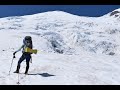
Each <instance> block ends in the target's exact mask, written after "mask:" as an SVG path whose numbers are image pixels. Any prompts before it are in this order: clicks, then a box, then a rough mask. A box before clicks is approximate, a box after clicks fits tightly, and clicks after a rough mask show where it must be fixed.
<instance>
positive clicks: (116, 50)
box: [0, 9, 120, 85]
mask: <svg viewBox="0 0 120 90" xmlns="http://www.w3.org/2000/svg"><path fill="white" fill-rule="evenodd" d="M26 35H31V36H32V39H33V45H34V48H37V49H38V54H37V55H35V54H33V55H32V57H33V58H32V59H33V62H32V63H31V64H30V69H29V75H27V76H25V75H24V74H20V75H19V79H20V84H21V85H35V84H37V85H61V84H62V85H81V84H89V85H95V84H120V76H119V75H120V62H119V59H120V56H119V54H120V9H116V10H114V11H112V12H110V13H108V14H106V15H103V16H101V17H84V16H77V15H72V14H69V13H66V12H63V11H49V12H44V13H39V14H34V15H26V16H13V17H6V18H1V19H0V42H1V43H0V54H1V59H0V63H1V65H0V71H1V72H0V84H2V85H8V84H10V85H15V84H16V82H17V80H18V75H17V74H14V73H13V71H15V69H16V66H17V61H18V60H19V57H20V56H21V54H22V53H21V52H18V53H17V54H16V58H15V60H14V61H13V65H12V69H11V74H10V75H8V74H9V70H10V65H11V61H12V54H13V52H14V51H15V50H17V49H18V48H19V47H20V46H21V45H22V40H23V38H24V37H25V36H26ZM25 66H26V65H25V62H23V63H22V64H21V69H20V72H21V73H24V71H25Z"/></svg>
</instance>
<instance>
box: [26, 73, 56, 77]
mask: <svg viewBox="0 0 120 90" xmlns="http://www.w3.org/2000/svg"><path fill="white" fill-rule="evenodd" d="M28 75H41V76H43V77H50V76H55V75H52V74H49V73H36V74H28Z"/></svg>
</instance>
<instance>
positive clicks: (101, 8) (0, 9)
mask: <svg viewBox="0 0 120 90" xmlns="http://www.w3.org/2000/svg"><path fill="white" fill-rule="evenodd" d="M118 8H120V5H0V18H2V17H9V16H22V15H31V14H36V13H41V12H47V11H55V10H60V11H65V12H68V13H71V14H75V15H79V16H90V17H98V16H102V15H104V14H107V13H109V12H111V11H113V10H115V9H118Z"/></svg>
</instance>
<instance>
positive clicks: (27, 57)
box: [16, 53, 31, 73]
mask: <svg viewBox="0 0 120 90" xmlns="http://www.w3.org/2000/svg"><path fill="white" fill-rule="evenodd" d="M25 59H26V71H25V73H27V72H28V69H29V62H30V59H31V54H29V53H23V54H22V56H21V57H20V59H19V61H18V65H17V70H16V71H18V72H19V69H20V64H21V62H22V61H23V60H25Z"/></svg>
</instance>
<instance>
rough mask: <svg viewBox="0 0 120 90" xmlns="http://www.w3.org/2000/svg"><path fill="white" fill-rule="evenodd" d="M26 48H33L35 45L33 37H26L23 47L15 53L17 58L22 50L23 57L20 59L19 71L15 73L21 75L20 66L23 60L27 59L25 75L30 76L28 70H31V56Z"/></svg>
mask: <svg viewBox="0 0 120 90" xmlns="http://www.w3.org/2000/svg"><path fill="white" fill-rule="evenodd" d="M26 47H29V48H31V49H32V48H33V44H32V38H31V36H25V38H24V39H23V45H22V46H21V47H20V48H19V49H18V50H17V51H15V52H14V53H13V55H14V56H15V54H16V53H17V52H19V51H20V50H21V49H22V56H21V57H20V59H19V61H18V64H17V69H16V71H15V72H14V73H19V69H20V64H21V62H22V61H23V60H25V59H26V70H25V73H24V74H28V70H29V62H30V60H31V54H32V53H30V52H25V49H26Z"/></svg>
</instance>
